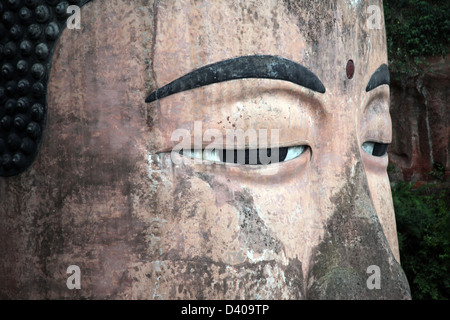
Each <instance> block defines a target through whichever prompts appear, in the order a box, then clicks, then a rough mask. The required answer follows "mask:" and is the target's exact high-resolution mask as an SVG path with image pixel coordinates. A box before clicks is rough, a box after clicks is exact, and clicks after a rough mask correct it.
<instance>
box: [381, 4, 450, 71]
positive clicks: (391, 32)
mask: <svg viewBox="0 0 450 320" xmlns="http://www.w3.org/2000/svg"><path fill="white" fill-rule="evenodd" d="M383 6H384V14H385V22H386V35H387V46H388V57H389V63H390V66H391V70H393V71H394V72H396V73H400V74H406V75H408V76H412V75H416V74H422V73H423V68H421V67H420V65H422V66H423V65H424V64H425V57H426V56H436V55H442V56H445V55H446V54H447V52H448V50H449V46H450V40H449V39H450V1H448V0H426V1H424V0H385V1H383Z"/></svg>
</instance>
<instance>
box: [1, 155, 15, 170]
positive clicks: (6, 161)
mask: <svg viewBox="0 0 450 320" xmlns="http://www.w3.org/2000/svg"><path fill="white" fill-rule="evenodd" d="M2 166H3V168H4V169H6V170H9V169H11V168H12V166H13V162H12V157H11V155H10V154H9V153H5V154H4V155H3V157H2Z"/></svg>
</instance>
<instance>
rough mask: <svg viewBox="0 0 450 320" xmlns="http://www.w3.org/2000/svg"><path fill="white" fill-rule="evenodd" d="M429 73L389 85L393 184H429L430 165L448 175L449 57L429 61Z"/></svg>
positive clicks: (449, 127) (395, 80) (431, 168)
mask: <svg viewBox="0 0 450 320" xmlns="http://www.w3.org/2000/svg"><path fill="white" fill-rule="evenodd" d="M427 62H428V63H429V66H428V67H427V68H426V69H428V68H431V71H425V73H424V75H423V76H420V77H419V76H417V77H415V78H409V79H403V80H402V81H400V80H398V79H397V77H396V75H393V77H392V78H393V81H392V82H391V107H390V112H391V116H392V127H393V132H392V145H391V146H390V151H389V156H390V161H391V162H392V163H393V164H394V165H395V166H396V169H397V170H393V172H390V175H391V176H392V178H393V179H394V180H406V181H410V180H413V181H417V180H425V181H426V180H429V179H432V177H431V176H430V175H429V173H430V171H432V170H433V164H434V163H440V164H442V165H443V166H444V167H445V176H446V179H448V177H449V175H450V157H449V154H448V150H449V144H450V141H449V139H450V138H449V137H450V116H449V110H450V108H449V102H448V96H449V94H450V57H449V55H447V56H446V58H442V57H434V58H429V59H428V61H427Z"/></svg>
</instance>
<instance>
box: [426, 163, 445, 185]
mask: <svg viewBox="0 0 450 320" xmlns="http://www.w3.org/2000/svg"><path fill="white" fill-rule="evenodd" d="M428 174H429V175H430V176H432V177H433V178H435V179H438V180H441V181H444V178H445V166H444V165H443V164H442V163H440V162H436V163H434V164H433V170H431V171H430V172H429V173H428Z"/></svg>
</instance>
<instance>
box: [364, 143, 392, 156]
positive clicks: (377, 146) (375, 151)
mask: <svg viewBox="0 0 450 320" xmlns="http://www.w3.org/2000/svg"><path fill="white" fill-rule="evenodd" d="M362 148H363V150H364V151H365V152H367V153H368V154H370V155H372V156H375V157H382V156H384V155H385V154H386V151H387V149H388V144H387V143H379V142H371V141H368V142H364V143H363V145H362Z"/></svg>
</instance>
